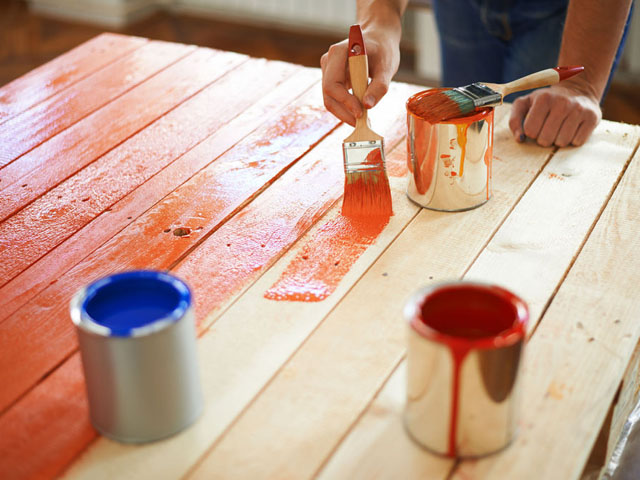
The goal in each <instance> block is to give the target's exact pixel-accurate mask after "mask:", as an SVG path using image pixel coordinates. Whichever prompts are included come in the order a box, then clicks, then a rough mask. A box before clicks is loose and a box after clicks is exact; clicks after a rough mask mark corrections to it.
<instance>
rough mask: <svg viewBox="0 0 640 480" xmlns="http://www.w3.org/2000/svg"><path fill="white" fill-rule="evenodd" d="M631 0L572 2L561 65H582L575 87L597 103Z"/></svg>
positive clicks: (566, 25) (568, 14)
mask: <svg viewBox="0 0 640 480" xmlns="http://www.w3.org/2000/svg"><path fill="white" fill-rule="evenodd" d="M630 5H631V0H615V1H613V2H610V1H605V0H571V2H570V3H569V9H568V12H567V18H566V21H565V27H564V33H563V36H562V46H561V48H560V56H559V58H558V64H559V65H583V66H584V67H585V70H584V74H582V75H579V76H578V77H575V78H574V79H571V80H569V81H571V82H572V83H573V84H574V85H576V86H577V87H578V88H580V89H582V90H584V91H585V93H587V94H589V95H591V96H593V97H594V98H595V99H597V100H598V101H599V100H600V99H601V98H602V94H603V92H604V89H605V87H606V85H607V80H608V78H609V73H610V71H611V66H612V64H613V60H614V58H615V54H616V51H617V49H618V45H619V43H620V38H621V37H622V32H623V30H624V25H625V22H626V20H627V16H628V14H629V7H630Z"/></svg>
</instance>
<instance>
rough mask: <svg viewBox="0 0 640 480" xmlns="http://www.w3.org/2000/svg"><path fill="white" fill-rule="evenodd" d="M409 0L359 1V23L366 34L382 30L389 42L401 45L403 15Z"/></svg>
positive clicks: (357, 3) (357, 4)
mask: <svg viewBox="0 0 640 480" xmlns="http://www.w3.org/2000/svg"><path fill="white" fill-rule="evenodd" d="M407 3H408V0H357V2H356V6H357V18H358V23H359V24H360V25H361V26H362V29H363V30H364V31H365V32H366V31H367V30H370V29H375V30H378V31H380V30H382V31H384V34H385V36H387V38H388V39H389V40H392V41H394V42H396V43H400V37H401V35H402V28H401V27H402V23H401V20H402V14H403V13H404V10H405V8H406V7H407Z"/></svg>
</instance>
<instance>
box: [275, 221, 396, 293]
mask: <svg viewBox="0 0 640 480" xmlns="http://www.w3.org/2000/svg"><path fill="white" fill-rule="evenodd" d="M389 218H390V217H389V216H379V217H359V218H350V217H344V216H338V217H337V218H335V219H333V220H331V221H329V222H328V223H326V224H325V225H323V226H322V227H321V228H320V229H319V230H318V231H317V232H316V233H315V234H314V235H313V237H312V238H311V239H309V241H307V243H306V244H305V245H304V246H303V247H302V249H301V250H300V252H298V254H297V255H296V256H295V258H294V259H293V260H292V261H291V263H289V265H288V266H287V268H286V269H285V271H284V272H283V273H282V275H281V276H280V279H279V280H278V281H277V282H276V283H275V284H274V285H273V286H272V287H271V288H270V289H269V290H267V291H266V292H265V294H264V297H265V298H268V299H270V300H288V301H299V302H300V301H301V302H319V301H321V300H324V299H325V298H327V297H328V296H329V295H331V294H332V293H333V292H334V291H335V289H336V288H337V286H338V284H339V283H340V280H342V278H343V277H344V276H345V275H346V274H347V272H348V271H349V270H350V269H351V267H352V266H353V264H354V263H355V262H356V260H357V259H358V258H359V257H360V255H362V253H364V251H365V250H366V249H367V248H368V247H369V246H370V245H371V244H372V243H373V242H374V241H375V240H376V238H377V237H378V235H380V233H381V232H382V230H383V229H384V227H385V226H386V225H387V224H388V223H389Z"/></svg>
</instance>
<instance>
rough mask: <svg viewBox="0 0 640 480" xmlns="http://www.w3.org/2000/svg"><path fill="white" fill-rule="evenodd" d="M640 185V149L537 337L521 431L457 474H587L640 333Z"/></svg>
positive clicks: (529, 355)
mask: <svg viewBox="0 0 640 480" xmlns="http://www.w3.org/2000/svg"><path fill="white" fill-rule="evenodd" d="M639 189H640V154H637V153H636V155H635V157H634V158H633V160H632V162H631V164H630V165H629V167H628V168H627V170H626V172H625V174H624V176H623V178H622V180H621V182H620V184H619V185H618V187H617V188H616V190H615V192H614V194H613V196H612V198H611V199H610V201H609V203H608V204H607V207H606V209H605V210H604V212H603V214H602V216H601V217H600V219H599V220H598V222H597V224H596V226H595V228H594V230H593V232H592V233H591V235H590V236H589V239H588V241H587V243H586V244H585V246H584V248H583V250H582V252H581V253H580V255H579V256H578V258H577V260H576V262H575V264H574V265H573V267H572V268H571V270H570V271H569V274H568V275H567V277H566V279H565V280H564V282H562V285H561V287H560V289H559V290H558V292H557V294H556V295H555V297H554V298H553V302H552V303H551V305H550V306H549V308H548V309H547V311H546V312H545V314H544V317H543V319H542V321H541V322H540V324H539V325H538V328H537V329H536V331H535V333H534V335H533V337H532V338H531V340H530V341H529V343H528V345H527V352H526V355H525V360H524V361H525V363H524V375H525V378H526V381H525V382H524V388H523V392H522V398H523V409H522V414H521V422H520V423H521V431H520V434H519V436H518V438H517V439H516V441H515V443H514V444H513V445H512V446H511V447H510V448H509V449H508V450H506V451H505V452H504V453H503V454H501V455H497V456H494V457H491V458H487V459H485V460H482V461H478V462H465V463H463V464H462V465H461V467H460V469H459V470H458V471H457V472H456V475H455V476H454V478H458V479H463V478H464V479H466V478H469V477H471V478H489V479H490V478H500V479H502V478H523V479H524V478H562V479H567V480H570V479H575V478H579V475H580V473H581V471H582V467H583V465H584V463H585V461H586V459H587V456H588V455H589V452H590V450H591V447H592V445H593V443H594V441H595V439H596V436H597V434H598V431H599V429H600V425H602V422H603V420H604V418H605V416H606V415H607V412H608V411H609V407H610V405H611V402H612V400H613V398H614V396H615V394H616V392H617V390H618V386H619V384H620V381H621V380H622V377H623V374H624V373H625V369H626V367H627V366H628V365H629V362H630V359H631V357H632V354H633V352H634V350H635V347H636V345H637V343H638V339H639V337H640V324H639V323H638V321H637V319H638V315H639V314H640V297H638V296H637V295H636V292H635V288H636V285H638V283H639V282H640V256H638V255H637V251H638V248H640V240H639V238H638V235H637V232H638V229H639V228H640V224H639V222H640V220H638V216H637V215H636V212H637V211H638V208H640V198H639V197H638V195H637V192H638V191H639ZM550 438H553V441H549V439H550ZM531 445H534V446H535V448H531ZM533 472H535V474H534V473H533Z"/></svg>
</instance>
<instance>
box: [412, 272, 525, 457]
mask: <svg viewBox="0 0 640 480" xmlns="http://www.w3.org/2000/svg"><path fill="white" fill-rule="evenodd" d="M460 285H462V286H471V288H480V289H483V288H496V287H493V286H487V285H484V284H472V283H470V282H460V283H457V284H444V285H441V286H438V287H436V288H430V289H426V290H422V291H421V292H419V293H418V294H417V295H416V296H414V297H413V298H412V299H411V300H410V301H409V303H407V306H406V308H405V317H406V320H407V321H408V353H407V367H408V368H407V402H406V407H405V412H404V423H405V428H406V429H407V431H408V433H409V435H410V436H411V437H412V438H413V439H414V440H415V441H416V442H417V443H419V444H420V445H422V446H423V447H425V448H427V449H429V450H431V451H433V452H436V453H438V454H441V455H446V456H450V457H464V458H473V457H480V456H484V455H488V454H491V453H494V452H497V451H499V450H501V449H503V448H505V447H506V446H507V445H509V443H511V441H512V439H513V438H514V436H515V433H516V430H517V419H518V411H517V410H518V405H519V399H518V395H519V390H520V389H519V381H520V380H519V375H518V370H519V367H520V364H521V361H520V360H521V355H522V351H523V345H524V341H525V340H524V339H525V333H524V329H523V328H520V327H519V326H518V325H519V324H522V323H524V322H526V318H528V313H527V311H526V306H524V302H521V300H519V299H517V297H515V296H513V297H512V298H514V299H515V300H514V302H515V303H514V305H516V310H515V312H516V313H515V314H516V315H517V316H519V317H520V318H518V319H515V320H514V321H515V323H514V329H512V330H511V331H506V332H501V333H500V334H499V335H498V336H496V337H494V338H493V339H491V338H489V337H480V338H470V339H469V338H466V337H458V338H453V339H452V338H451V336H450V335H447V334H445V335H442V334H441V332H436V331H433V330H432V329H429V328H428V327H427V328H426V329H424V328H421V326H420V325H419V324H417V323H416V322H419V321H420V319H419V317H420V315H421V314H420V313H419V312H420V310H421V308H422V306H423V305H424V302H425V300H426V299H428V297H429V296H430V295H432V294H434V292H435V293H436V294H437V292H438V289H442V288H457V287H458V286H460ZM505 298H507V297H505ZM510 298H511V297H510ZM473 301H474V300H472V302H473ZM509 301H511V299H510V300H509ZM521 319H525V320H524V321H523V322H521ZM416 327H417V328H416Z"/></svg>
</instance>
